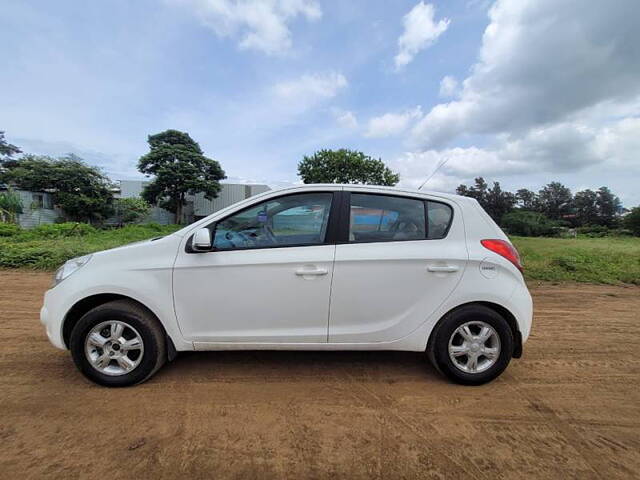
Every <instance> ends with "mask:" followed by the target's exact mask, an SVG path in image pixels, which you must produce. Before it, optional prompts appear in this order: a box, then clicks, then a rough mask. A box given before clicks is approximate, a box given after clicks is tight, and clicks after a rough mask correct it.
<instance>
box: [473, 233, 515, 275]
mask: <svg viewBox="0 0 640 480" xmlns="http://www.w3.org/2000/svg"><path fill="white" fill-rule="evenodd" d="M480 243H481V244H482V246H483V247H484V248H486V249H487V250H491V251H492V252H494V253H497V254H498V255H500V256H502V257H504V258H506V259H507V260H509V261H510V262H511V263H513V264H514V265H515V266H516V267H517V268H518V270H520V271H522V264H521V263H520V254H519V253H518V250H516V247H514V246H513V245H511V244H510V243H509V242H507V241H506V240H498V239H488V240H480Z"/></svg>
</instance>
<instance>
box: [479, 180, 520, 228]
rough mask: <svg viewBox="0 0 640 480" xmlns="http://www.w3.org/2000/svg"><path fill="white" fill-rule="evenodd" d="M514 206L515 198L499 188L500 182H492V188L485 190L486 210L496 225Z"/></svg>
mask: <svg viewBox="0 0 640 480" xmlns="http://www.w3.org/2000/svg"><path fill="white" fill-rule="evenodd" d="M515 204H516V196H515V195H514V194H513V193H511V192H505V191H504V190H502V188H500V182H493V187H491V188H490V189H489V190H487V195H486V207H485V208H486V210H487V213H488V214H489V215H490V216H491V218H493V219H494V220H495V221H496V222H497V223H501V222H502V217H503V216H504V215H505V214H506V213H509V212H510V211H511V210H512V209H513V206H514V205H515Z"/></svg>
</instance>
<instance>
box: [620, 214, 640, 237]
mask: <svg viewBox="0 0 640 480" xmlns="http://www.w3.org/2000/svg"><path fill="white" fill-rule="evenodd" d="M622 222H623V225H624V228H626V229H627V230H631V232H633V234H634V235H635V236H636V237H640V207H635V208H632V209H631V212H629V213H628V214H627V215H626V216H625V217H624V220H623V221H622Z"/></svg>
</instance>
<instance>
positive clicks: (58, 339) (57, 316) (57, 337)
mask: <svg viewBox="0 0 640 480" xmlns="http://www.w3.org/2000/svg"><path fill="white" fill-rule="evenodd" d="M57 297H58V295H56V292H55V291H54V290H53V289H51V290H47V291H46V293H45V294H44V304H43V306H42V308H41V309H40V323H42V324H43V325H44V326H45V329H46V331H47V337H48V338H49V341H50V342H51V343H52V344H53V345H54V346H55V347H57V348H60V349H62V350H66V349H67V346H66V345H65V344H64V339H63V338H62V322H63V321H64V317H65V314H66V310H64V307H63V305H61V302H60V301H59V300H58V298H57Z"/></svg>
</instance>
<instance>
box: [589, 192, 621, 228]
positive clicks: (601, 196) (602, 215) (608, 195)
mask: <svg viewBox="0 0 640 480" xmlns="http://www.w3.org/2000/svg"><path fill="white" fill-rule="evenodd" d="M595 205H596V208H597V212H598V218H599V223H600V224H601V225H605V226H607V227H611V226H613V225H615V223H616V221H617V220H618V217H619V215H620V214H621V213H622V202H620V199H619V198H618V197H616V196H615V195H614V194H613V193H612V192H611V190H609V189H608V188H607V187H600V188H599V189H598V191H597V192H596V200H595Z"/></svg>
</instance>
